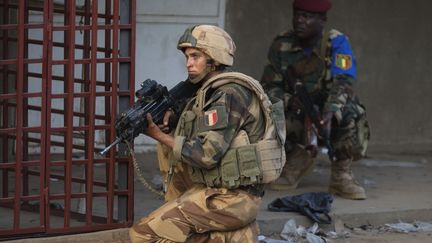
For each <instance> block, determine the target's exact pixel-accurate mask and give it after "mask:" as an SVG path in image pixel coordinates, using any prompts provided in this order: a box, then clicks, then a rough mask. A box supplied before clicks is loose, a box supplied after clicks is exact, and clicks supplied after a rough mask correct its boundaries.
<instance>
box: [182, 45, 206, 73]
mask: <svg viewBox="0 0 432 243" xmlns="http://www.w3.org/2000/svg"><path fill="white" fill-rule="evenodd" d="M184 54H185V56H186V68H187V71H188V75H189V78H191V79H193V78H195V77H197V76H199V75H200V74H202V73H203V72H204V71H205V70H206V67H207V55H206V54H205V53H204V52H202V51H200V50H198V49H195V48H187V49H186V50H185V52H184Z"/></svg>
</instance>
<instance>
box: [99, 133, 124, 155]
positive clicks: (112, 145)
mask: <svg viewBox="0 0 432 243" xmlns="http://www.w3.org/2000/svg"><path fill="white" fill-rule="evenodd" d="M121 141H122V139H121V138H119V137H118V138H116V140H114V142H113V143H112V144H110V145H108V147H106V148H105V149H104V150H102V151H101V152H100V153H99V154H100V155H104V154H105V153H106V152H108V150H110V149H111V148H112V147H114V146H115V145H117V144H118V143H120V142H121Z"/></svg>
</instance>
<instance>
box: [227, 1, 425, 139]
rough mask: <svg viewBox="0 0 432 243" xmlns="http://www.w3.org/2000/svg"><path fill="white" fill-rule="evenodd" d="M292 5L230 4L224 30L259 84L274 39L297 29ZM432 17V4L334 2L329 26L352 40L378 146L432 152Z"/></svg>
mask: <svg viewBox="0 0 432 243" xmlns="http://www.w3.org/2000/svg"><path fill="white" fill-rule="evenodd" d="M291 3H292V1H289V0H268V1H258V0H256V1H251V0H228V1H227V5H226V23H225V28H226V29H227V31H228V32H229V33H231V34H232V36H233V38H234V40H235V41H236V44H237V47H238V49H237V50H238V52H237V59H236V61H235V68H236V69H237V70H239V71H242V72H245V73H248V74H250V75H252V76H253V77H255V78H257V79H259V78H260V76H261V72H262V70H263V65H264V63H265V59H266V54H267V48H268V46H269V45H270V43H271V40H272V39H273V38H274V36H275V35H276V34H277V33H279V32H280V31H282V30H284V29H287V28H290V26H291V16H292V9H291ZM431 10H432V1H430V0H416V1H402V0H379V1H376V0H362V1H358V0H333V8H332V9H331V10H330V12H329V14H328V17H329V20H328V26H331V27H333V28H335V29H338V30H340V31H342V32H344V33H345V34H347V35H348V36H349V37H350V41H351V44H352V46H353V49H354V52H355V54H356V58H357V65H358V82H357V84H356V87H355V89H356V91H357V94H358V95H359V96H360V98H361V100H362V102H363V103H364V104H365V105H366V107H367V109H368V117H369V120H370V123H371V127H372V138H371V144H374V145H401V144H402V145H403V144H410V145H413V144H414V145H415V144H422V145H424V144H431V145H432V107H431V105H432V95H431V93H432V79H431V67H432V51H431V49H432V24H430V23H432V15H431V14H430V11H431Z"/></svg>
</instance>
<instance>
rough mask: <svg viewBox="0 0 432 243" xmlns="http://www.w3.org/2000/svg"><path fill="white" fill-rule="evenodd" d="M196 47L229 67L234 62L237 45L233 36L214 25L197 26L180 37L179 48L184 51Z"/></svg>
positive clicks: (188, 29) (190, 28)
mask: <svg viewBox="0 0 432 243" xmlns="http://www.w3.org/2000/svg"><path fill="white" fill-rule="evenodd" d="M187 47H195V48H198V49H199V50H201V51H202V52H204V53H205V54H207V55H208V56H210V58H212V59H213V60H214V61H216V62H217V63H220V64H224V65H227V66H232V65H233V62H234V52H235V49H236V47H235V44H234V41H233V40H232V38H231V36H230V35H229V34H228V33H227V32H226V31H225V30H223V29H221V28H219V27H217V26H214V25H195V26H191V27H189V28H187V29H186V31H185V32H184V34H183V35H182V36H181V37H180V39H179V41H178V44H177V48H178V49H179V50H182V51H184V49H185V48H187Z"/></svg>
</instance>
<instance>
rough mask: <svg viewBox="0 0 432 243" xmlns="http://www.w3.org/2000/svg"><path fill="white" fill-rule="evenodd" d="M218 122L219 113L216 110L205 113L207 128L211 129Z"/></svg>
mask: <svg viewBox="0 0 432 243" xmlns="http://www.w3.org/2000/svg"><path fill="white" fill-rule="evenodd" d="M217 121H218V113H217V110H216V109H215V110H210V111H206V112H204V124H205V125H206V126H209V127H211V126H213V125H215V124H216V123H217Z"/></svg>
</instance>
